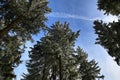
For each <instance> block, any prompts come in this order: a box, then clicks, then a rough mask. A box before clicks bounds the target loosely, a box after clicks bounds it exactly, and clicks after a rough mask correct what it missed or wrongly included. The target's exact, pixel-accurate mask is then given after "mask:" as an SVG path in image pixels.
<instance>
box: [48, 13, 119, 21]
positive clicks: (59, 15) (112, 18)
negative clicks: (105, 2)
mask: <svg viewBox="0 0 120 80" xmlns="http://www.w3.org/2000/svg"><path fill="white" fill-rule="evenodd" d="M47 16H49V17H57V18H71V19H81V20H87V21H94V20H103V21H105V22H112V21H117V20H118V18H117V17H116V16H112V15H109V16H105V15H104V16H102V17H100V16H98V17H93V18H89V17H85V16H80V15H76V14H69V13H64V12H52V13H50V14H48V15H47Z"/></svg>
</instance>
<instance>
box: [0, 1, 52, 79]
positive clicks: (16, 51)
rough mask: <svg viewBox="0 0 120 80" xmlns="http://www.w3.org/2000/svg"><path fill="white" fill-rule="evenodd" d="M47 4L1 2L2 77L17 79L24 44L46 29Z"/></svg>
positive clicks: (0, 68)
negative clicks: (17, 69)
mask: <svg viewBox="0 0 120 80" xmlns="http://www.w3.org/2000/svg"><path fill="white" fill-rule="evenodd" d="M47 4H48V1H47V0H0V76H3V77H4V78H9V79H10V80H11V79H12V78H13V77H15V75H14V73H13V70H14V67H16V66H18V64H19V63H20V62H21V61H20V57H21V54H22V53H23V52H24V49H23V48H24V43H25V42H26V40H32V34H37V33H39V31H40V29H44V28H45V24H44V22H45V21H46V20H47V18H46V17H45V14H46V13H48V12H50V9H49V8H48V6H47ZM4 80H7V79H4Z"/></svg>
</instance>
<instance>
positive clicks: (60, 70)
mask: <svg viewBox="0 0 120 80" xmlns="http://www.w3.org/2000/svg"><path fill="white" fill-rule="evenodd" d="M59 75H60V80H62V62H61V56H60V57H59Z"/></svg>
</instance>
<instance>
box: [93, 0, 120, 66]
mask: <svg viewBox="0 0 120 80" xmlns="http://www.w3.org/2000/svg"><path fill="white" fill-rule="evenodd" d="M98 9H99V10H103V11H104V12H105V14H112V15H116V16H118V19H119V14H120V1H119V0H110V1H107V0H98ZM119 26H120V20H118V22H115V21H113V22H111V23H104V22H103V21H98V20H96V21H94V29H95V33H96V34H98V38H97V39H96V40H97V42H96V43H97V44H100V45H102V46H103V47H104V48H105V49H106V50H107V52H108V54H109V55H110V56H111V57H114V58H115V59H114V60H115V61H116V62H117V64H118V65H120V27H119Z"/></svg>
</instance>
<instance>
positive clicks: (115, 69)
mask: <svg viewBox="0 0 120 80" xmlns="http://www.w3.org/2000/svg"><path fill="white" fill-rule="evenodd" d="M104 70H105V71H104V73H105V74H106V75H107V76H105V80H106V79H107V80H120V76H119V74H120V66H118V65H117V64H116V62H115V61H114V60H113V58H111V57H110V56H107V57H106V61H105V62H104ZM108 75H109V76H108Z"/></svg>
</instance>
